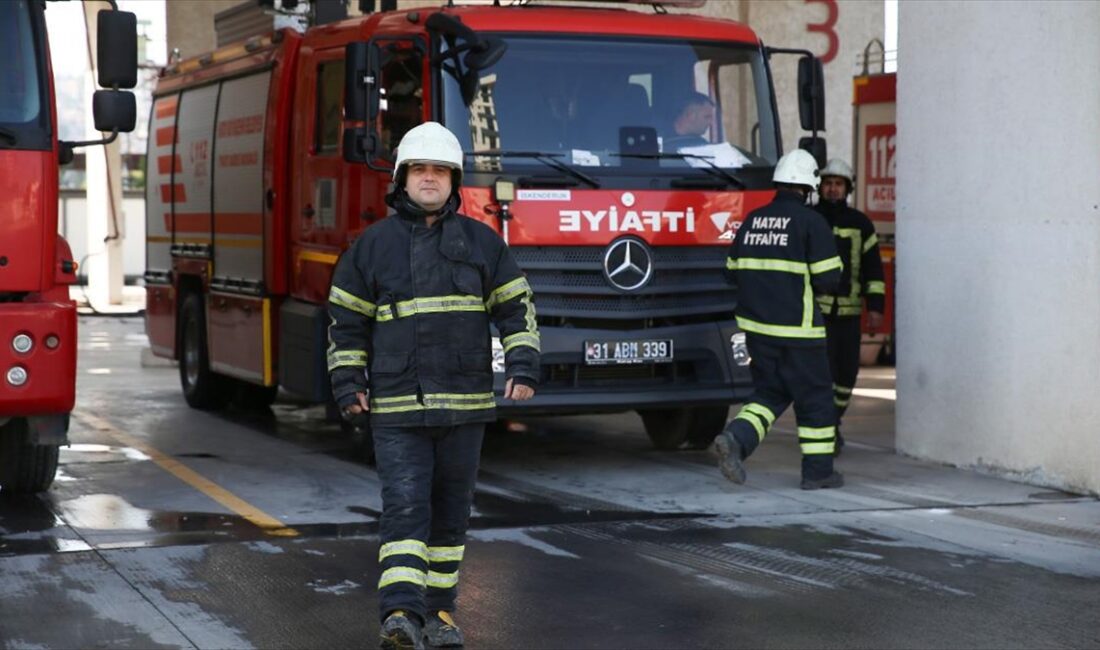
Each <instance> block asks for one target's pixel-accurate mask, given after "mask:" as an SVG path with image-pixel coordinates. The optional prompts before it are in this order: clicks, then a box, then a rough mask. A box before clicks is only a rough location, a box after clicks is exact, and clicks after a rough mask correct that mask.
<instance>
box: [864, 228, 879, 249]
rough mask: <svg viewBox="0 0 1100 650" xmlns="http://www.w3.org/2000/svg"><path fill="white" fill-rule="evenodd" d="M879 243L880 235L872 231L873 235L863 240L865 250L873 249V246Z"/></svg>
mask: <svg viewBox="0 0 1100 650" xmlns="http://www.w3.org/2000/svg"><path fill="white" fill-rule="evenodd" d="M876 244H878V235H876V234H875V233H871V236H870V237H868V238H867V241H865V242H863V252H864V253H866V252H867V251H869V250H871V247H873V246H875V245H876Z"/></svg>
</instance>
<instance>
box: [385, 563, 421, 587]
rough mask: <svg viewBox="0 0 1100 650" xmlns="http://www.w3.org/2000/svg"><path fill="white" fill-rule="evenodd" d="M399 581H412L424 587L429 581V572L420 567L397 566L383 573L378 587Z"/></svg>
mask: <svg viewBox="0 0 1100 650" xmlns="http://www.w3.org/2000/svg"><path fill="white" fill-rule="evenodd" d="M397 582H411V583H413V584H414V585H418V586H421V587H423V586H424V585H426V584H427V582H428V574H427V573H425V572H423V571H421V570H420V569H413V568H411V567H406V566H395V567H393V568H390V569H386V570H385V571H383V572H382V575H381V576H380V577H379V578H378V588H379V589H381V588H382V587H388V586H390V585H392V584H394V583H397Z"/></svg>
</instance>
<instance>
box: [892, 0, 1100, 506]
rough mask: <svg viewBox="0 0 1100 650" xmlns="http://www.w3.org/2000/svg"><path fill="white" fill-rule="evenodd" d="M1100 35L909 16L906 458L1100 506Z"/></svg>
mask: <svg viewBox="0 0 1100 650" xmlns="http://www.w3.org/2000/svg"><path fill="white" fill-rule="evenodd" d="M1098 25H1100V3H1096V2H1091V1H1082V2H1071V1H1064V2H1014V3H1009V4H1006V3H1003V2H970V1H968V2H935V3H934V2H902V3H901V6H900V17H899V28H900V35H899V39H900V42H899V53H900V57H899V62H898V103H897V105H898V147H897V150H898V162H897V170H898V187H897V199H898V202H897V241H898V249H897V259H898V273H897V277H898V283H897V296H898V298H897V299H898V302H897V313H898V403H897V447H898V449H899V451H901V452H904V453H907V454H912V455H914V456H918V457H922V458H929V459H933V460H938V461H943V462H946V463H951V464H955V465H961V466H974V467H978V468H985V469H988V470H991V471H994V472H997V473H1003V474H1007V475H1009V476H1017V477H1020V478H1022V479H1023V480H1026V481H1029V482H1034V483H1039V484H1046V485H1051V486H1056V487H1062V488H1066V489H1070V490H1075V491H1086V492H1092V493H1098V492H1100V435H1097V432H1098V431H1100V399H1098V398H1097V386H1100V335H1098V334H1097V333H1098V332H1100V291H1097V278H1100V154H1098V152H1100V122H1098V121H1097V119H1096V116H1097V115H1100V76H1098V75H1097V74H1096V70H1097V68H1096V62H1097V61H1100V40H1098V39H1096V38H1095V31H1096V27H1097V26H1098Z"/></svg>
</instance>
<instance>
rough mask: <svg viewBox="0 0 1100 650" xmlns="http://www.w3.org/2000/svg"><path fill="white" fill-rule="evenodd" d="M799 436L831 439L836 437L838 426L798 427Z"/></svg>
mask: <svg viewBox="0 0 1100 650" xmlns="http://www.w3.org/2000/svg"><path fill="white" fill-rule="evenodd" d="M798 437H799V438H801V439H804V440H829V439H830V438H835V437H836V427H798Z"/></svg>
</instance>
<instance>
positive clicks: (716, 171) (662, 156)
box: [611, 152, 745, 190]
mask: <svg viewBox="0 0 1100 650" xmlns="http://www.w3.org/2000/svg"><path fill="white" fill-rule="evenodd" d="M611 155H612V156H618V157H620V158H643V159H647V160H684V159H687V158H694V159H695V160H702V161H703V162H704V163H706V164H707V166H706V167H703V168H702V169H703V170H704V171H706V172H708V173H710V174H711V175H712V176H715V177H716V178H720V179H722V180H724V181H726V182H727V183H729V184H732V185H734V186H735V187H738V188H740V189H742V190H743V189H745V182H744V181H742V180H741V179H740V178H737V177H736V176H734V175H733V174H731V173H729V172H728V171H726V170H725V169H723V168H721V167H719V166H718V165H715V164H714V161H712V160H711V156H703V155H701V154H697V153H672V152H668V153H613V154H611Z"/></svg>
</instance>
